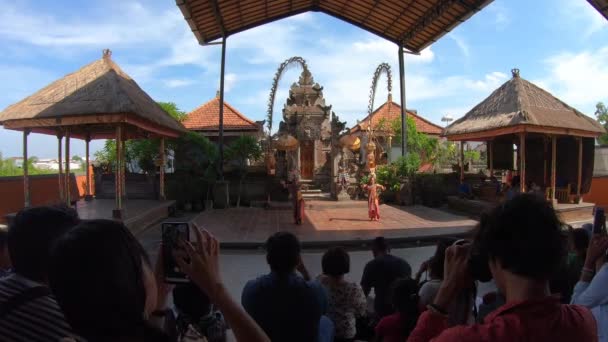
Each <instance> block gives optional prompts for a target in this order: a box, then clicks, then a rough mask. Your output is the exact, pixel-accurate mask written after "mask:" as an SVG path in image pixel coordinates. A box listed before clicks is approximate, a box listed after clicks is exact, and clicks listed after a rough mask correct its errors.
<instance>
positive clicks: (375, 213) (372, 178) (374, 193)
mask: <svg viewBox="0 0 608 342" xmlns="http://www.w3.org/2000/svg"><path fill="white" fill-rule="evenodd" d="M363 189H364V190H365V191H367V211H368V214H369V219H370V220H372V221H379V220H380V203H379V202H378V189H380V190H381V191H384V190H385V188H384V186H382V185H381V184H376V175H375V174H373V173H371V174H370V175H369V182H368V184H366V185H364V186H363Z"/></svg>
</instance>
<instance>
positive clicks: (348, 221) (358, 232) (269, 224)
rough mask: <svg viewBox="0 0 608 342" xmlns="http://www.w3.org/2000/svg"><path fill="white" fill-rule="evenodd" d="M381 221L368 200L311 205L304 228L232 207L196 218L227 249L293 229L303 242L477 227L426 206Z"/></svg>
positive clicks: (392, 211) (285, 218) (385, 209)
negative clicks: (371, 216) (370, 212)
mask: <svg viewBox="0 0 608 342" xmlns="http://www.w3.org/2000/svg"><path fill="white" fill-rule="evenodd" d="M380 216H381V220H380V221H379V222H376V221H370V220H369V219H368V217H367V201H348V202H333V201H307V203H306V209H305V218H304V222H303V224H302V225H300V226H298V225H295V224H294V223H293V217H292V211H291V210H265V209H262V208H231V209H222V210H211V211H207V212H202V213H201V214H199V215H198V216H197V217H196V218H195V220H196V222H197V223H198V224H200V225H201V226H203V227H205V228H206V229H208V230H209V231H211V233H213V234H214V235H215V236H217V237H218V239H219V240H220V241H221V242H222V243H223V244H224V245H230V244H233V245H239V244H243V245H247V244H261V243H263V242H265V241H266V239H267V238H268V237H269V236H270V235H271V234H273V233H275V232H278V231H290V232H292V233H294V234H295V235H296V236H298V238H299V239H300V240H301V241H302V242H303V243H305V244H306V243H328V242H330V243H331V242H335V243H338V242H348V241H351V242H352V241H359V242H360V241H362V240H371V239H373V238H374V237H376V236H384V237H386V238H390V239H396V240H402V239H407V240H416V239H424V238H432V237H434V238H436V237H438V236H445V235H459V234H463V233H466V232H468V231H469V230H471V229H472V228H473V227H474V226H475V224H476V223H477V222H476V221H474V220H471V219H469V218H467V217H465V216H459V215H455V214H452V213H449V212H446V211H443V210H439V209H433V208H428V207H423V206H411V207H400V206H392V205H386V204H383V205H381V207H380Z"/></svg>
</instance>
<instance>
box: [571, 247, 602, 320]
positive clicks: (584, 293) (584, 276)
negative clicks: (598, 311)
mask: <svg viewBox="0 0 608 342" xmlns="http://www.w3.org/2000/svg"><path fill="white" fill-rule="evenodd" d="M607 249H608V237H606V236H601V235H596V236H594V237H593V239H592V240H591V242H590V243H589V248H588V249H587V257H586V258H585V265H584V267H583V271H582V272H581V278H580V280H579V281H578V283H576V286H574V291H573V293H572V304H579V305H583V306H586V307H588V308H590V309H591V308H593V307H596V306H598V305H602V304H606V303H608V286H607V285H606V284H608V264H607V263H604V265H603V266H602V267H601V268H600V269H599V270H598V272H597V274H595V275H594V271H595V265H596V263H597V262H598V260H601V258H606V250H607ZM604 260H605V259H604Z"/></svg>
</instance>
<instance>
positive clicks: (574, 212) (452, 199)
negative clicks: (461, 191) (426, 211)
mask: <svg viewBox="0 0 608 342" xmlns="http://www.w3.org/2000/svg"><path fill="white" fill-rule="evenodd" d="M448 206H449V207H450V209H452V210H456V211H459V212H463V213H466V214H467V215H470V216H472V217H479V215H481V213H483V212H484V211H487V210H490V209H492V208H493V207H494V206H496V203H492V202H487V201H482V200H476V199H472V200H469V199H464V198H459V197H457V196H448ZM594 207H595V204H593V203H586V202H582V203H577V204H567V203H558V204H556V205H555V211H557V213H558V214H559V216H560V217H561V219H562V221H563V222H564V223H567V224H576V223H582V222H591V221H593V208H594Z"/></svg>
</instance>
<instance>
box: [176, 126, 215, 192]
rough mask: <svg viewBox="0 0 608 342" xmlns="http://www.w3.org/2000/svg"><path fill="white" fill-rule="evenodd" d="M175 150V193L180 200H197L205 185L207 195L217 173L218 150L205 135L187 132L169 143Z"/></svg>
mask: <svg viewBox="0 0 608 342" xmlns="http://www.w3.org/2000/svg"><path fill="white" fill-rule="evenodd" d="M171 145H172V147H171V148H172V149H173V151H174V152H175V163H174V165H175V176H176V178H177V179H178V181H177V183H178V185H179V186H178V189H177V193H178V195H179V197H178V198H177V199H178V200H180V201H199V200H200V199H201V198H202V193H203V186H204V185H206V186H207V196H206V198H208V197H209V189H210V187H211V184H213V182H215V180H216V179H217V175H218V169H217V168H218V165H217V162H218V159H219V151H218V148H217V146H216V145H215V144H214V143H213V142H211V141H210V140H209V139H207V138H206V137H204V136H202V135H200V134H198V133H195V132H187V133H185V134H183V135H182V136H181V137H179V138H177V139H175V140H174V141H172V143H171Z"/></svg>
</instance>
